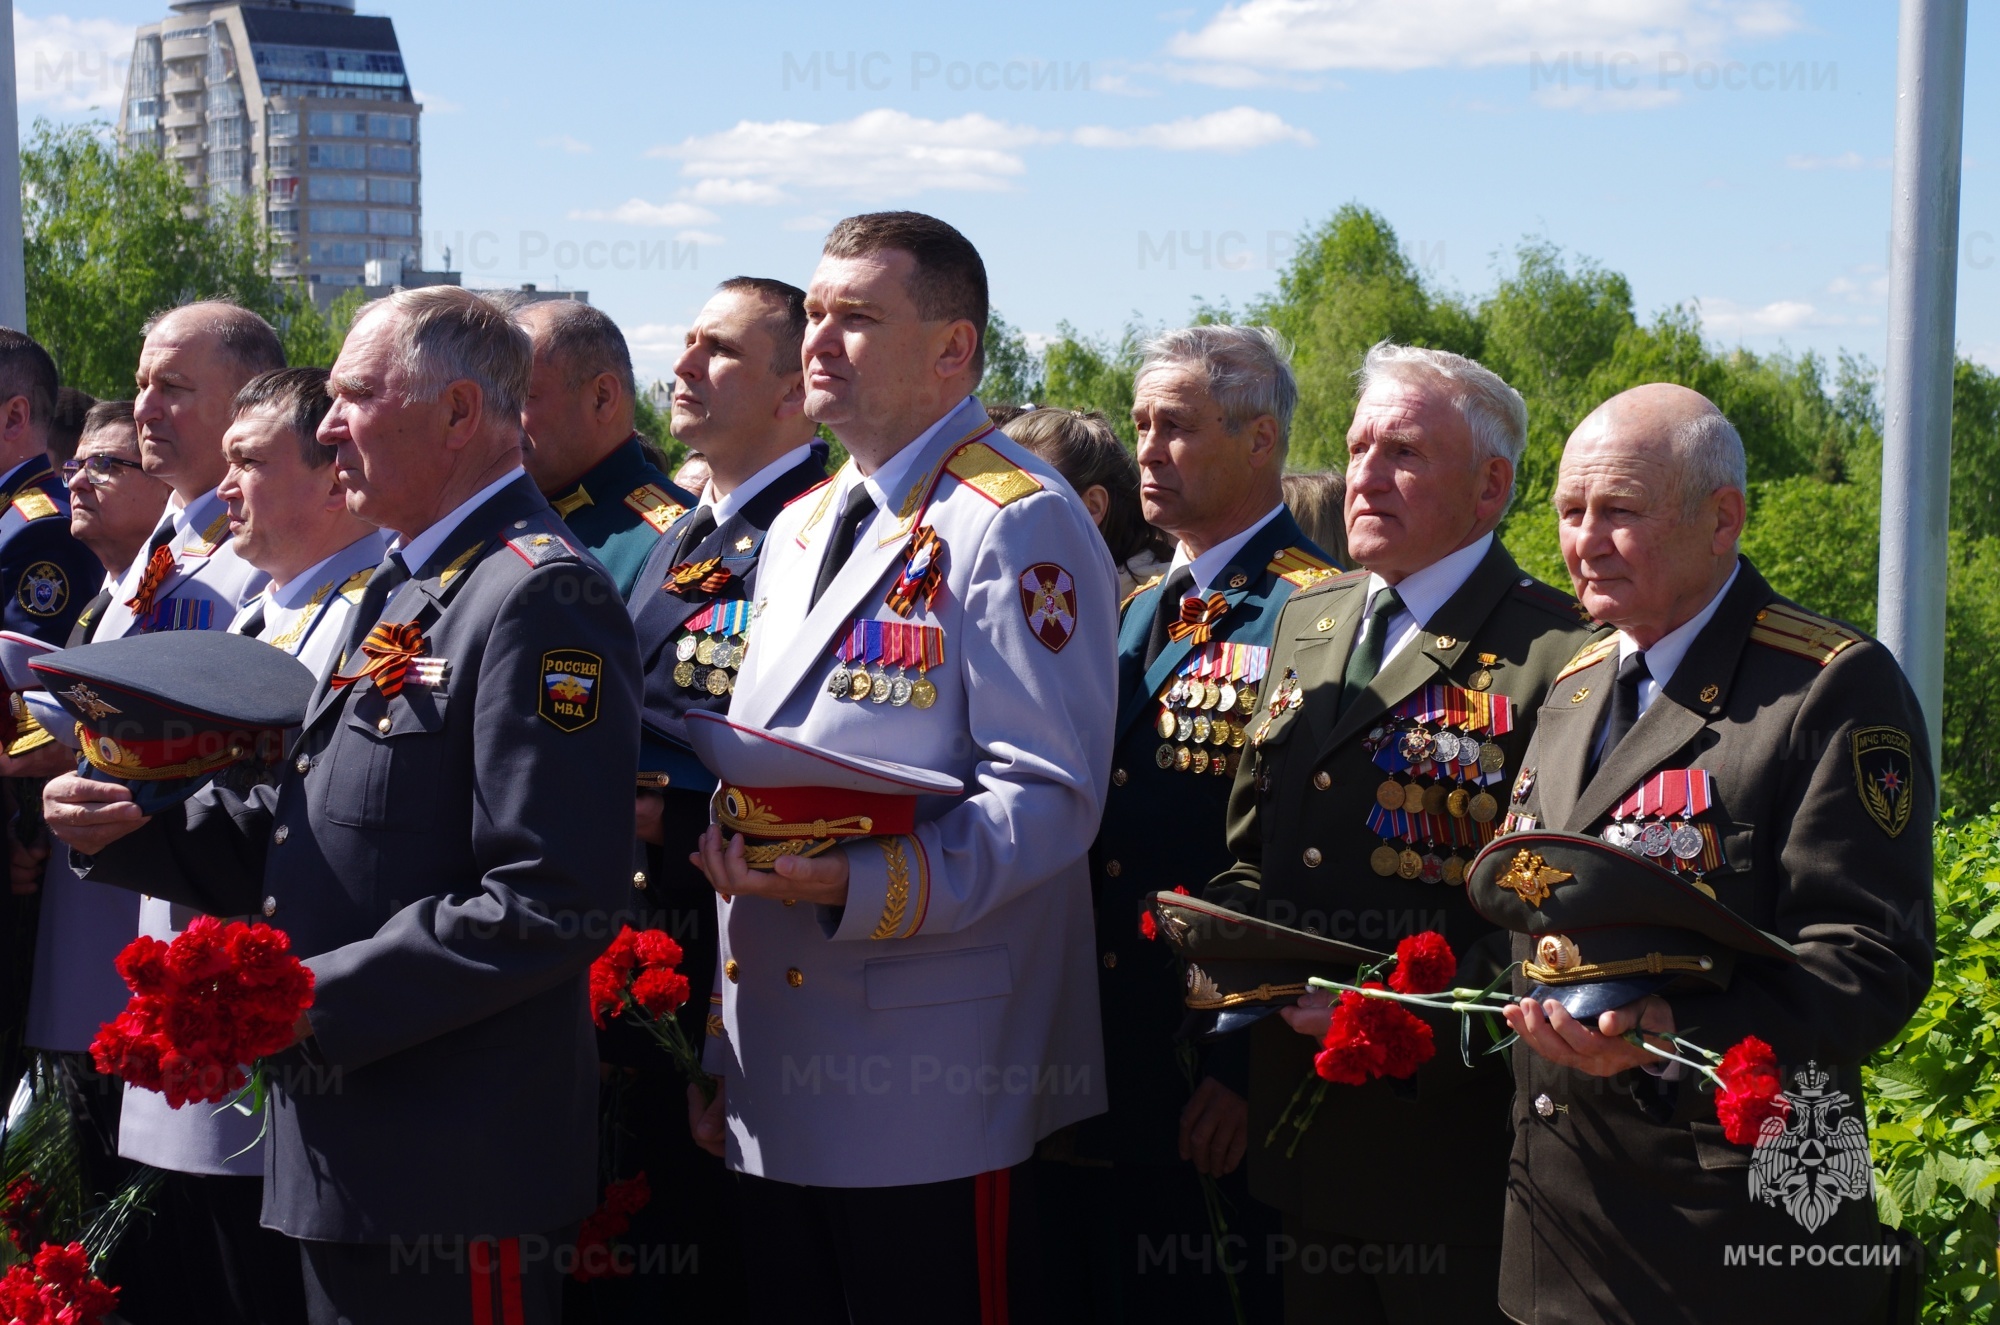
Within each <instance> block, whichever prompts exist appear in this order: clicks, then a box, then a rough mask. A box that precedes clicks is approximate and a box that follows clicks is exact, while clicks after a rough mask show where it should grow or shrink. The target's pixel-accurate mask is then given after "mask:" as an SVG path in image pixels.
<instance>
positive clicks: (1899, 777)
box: [1851, 727, 1917, 837]
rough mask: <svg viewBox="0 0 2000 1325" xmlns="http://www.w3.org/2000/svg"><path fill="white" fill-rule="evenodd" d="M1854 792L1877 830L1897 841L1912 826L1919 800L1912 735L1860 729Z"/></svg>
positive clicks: (1855, 738)
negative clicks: (1911, 808) (1896, 838)
mask: <svg viewBox="0 0 2000 1325" xmlns="http://www.w3.org/2000/svg"><path fill="white" fill-rule="evenodd" d="M1851 740H1852V745H1853V749H1854V790H1855V792H1856V793H1857V794H1858V795H1859V796H1860V797H1861V808H1862V809H1864V810H1866V811H1868V817H1869V818H1870V819H1873V820H1874V821H1875V826H1876V827H1877V828H1880V829H1881V830H1882V831H1883V832H1885V833H1887V834H1888V835H1889V836H1891V837H1896V836H1898V835H1899V834H1901V833H1902V831H1903V830H1904V829H1905V828H1907V827H1908V826H1909V823H1910V807H1911V806H1912V805H1914V804H1915V803H1916V799H1917V764H1916V759H1915V758H1914V756H1913V754H1912V751H1913V749H1914V746H1913V745H1912V744H1911V741H1910V734H1909V733H1908V732H1905V731H1899V730H1897V729H1896V728H1894V727H1861V728H1858V729H1856V731H1855V733H1854V735H1853V737H1852V738H1851Z"/></svg>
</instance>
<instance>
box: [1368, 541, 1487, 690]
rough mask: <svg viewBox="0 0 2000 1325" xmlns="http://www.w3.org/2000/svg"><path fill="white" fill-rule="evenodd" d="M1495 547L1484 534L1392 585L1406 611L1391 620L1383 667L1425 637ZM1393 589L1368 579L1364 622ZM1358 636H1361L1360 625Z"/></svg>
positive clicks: (1375, 578) (1376, 578) (1382, 581)
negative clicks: (1382, 595) (1378, 599)
mask: <svg viewBox="0 0 2000 1325" xmlns="http://www.w3.org/2000/svg"><path fill="white" fill-rule="evenodd" d="M1492 546H1493V535H1492V534H1484V535H1481V536H1480V537H1479V538H1476V539H1474V540H1473V541H1472V542H1470V543H1467V544H1466V545H1465V546H1464V547H1462V548H1460V549H1459V550H1458V551H1456V552H1453V553H1450V554H1448V555H1446V556H1443V557H1439V558H1438V559H1437V560H1436V561H1433V562H1432V563H1431V564H1430V565H1428V566H1426V567H1424V568H1423V569H1422V570H1420V571H1416V572H1414V573H1413V574H1410V575H1405V576H1404V577H1403V582H1402V583H1401V584H1398V585H1394V586H1393V587H1394V589H1395V590H1396V596H1397V597H1398V598H1400V599H1402V600H1403V608H1402V610H1401V611H1399V612H1397V613H1396V615H1394V616H1392V617H1390V618H1389V634H1388V640H1389V642H1388V645H1387V646H1386V647H1385V648H1383V650H1382V665H1383V666H1385V667H1386V666H1388V664H1389V660H1390V659H1391V658H1393V657H1395V656H1396V655H1397V654H1398V653H1400V652H1402V651H1403V648H1404V647H1405V646H1406V645H1408V644H1409V642H1410V641H1411V640H1413V639H1415V638H1416V637H1417V636H1418V635H1420V634H1422V633H1423V631H1424V627H1425V626H1426V625H1427V624H1428V623H1429V621H1430V619H1431V618H1432V617H1434V616H1436V615H1437V614H1438V612H1439V611H1440V610H1441V609H1442V608H1443V607H1444V605H1445V604H1446V603H1448V602H1450V601H1451V597H1452V595H1453V594H1455V593H1457V592H1458V591H1459V590H1460V589H1462V588H1464V587H1465V582H1466V581H1467V580H1469V579H1471V578H1472V572H1473V571H1475V570H1477V569H1478V568H1479V563H1480V562H1482V561H1484V560H1485V559H1486V550H1487V549H1488V548H1490V547H1492ZM1391 587H1392V586H1391V585H1390V583H1389V582H1388V581H1387V580H1385V579H1383V578H1382V577H1381V576H1380V575H1370V576H1369V577H1368V601H1367V602H1366V603H1364V604H1363V605H1362V608H1361V620H1362V621H1363V622H1366V621H1367V620H1368V611H1369V609H1370V608H1372V607H1373V606H1374V605H1375V595H1376V594H1378V593H1381V592H1382V591H1383V590H1384V589H1387V588H1391ZM1355 633H1356V635H1357V637H1358V636H1359V634H1360V625H1359V624H1357V625H1356V627H1355Z"/></svg>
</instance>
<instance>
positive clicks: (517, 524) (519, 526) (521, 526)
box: [514, 520, 1527, 584]
mask: <svg viewBox="0 0 2000 1325" xmlns="http://www.w3.org/2000/svg"><path fill="white" fill-rule="evenodd" d="M514 527H515V528H516V529H526V528H527V527H528V522H527V521H526V520H516V521H514ZM1521 583H1523V584H1526V583H1527V581H1526V580H1523V581H1521Z"/></svg>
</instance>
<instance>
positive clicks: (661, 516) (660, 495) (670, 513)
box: [625, 483, 687, 534]
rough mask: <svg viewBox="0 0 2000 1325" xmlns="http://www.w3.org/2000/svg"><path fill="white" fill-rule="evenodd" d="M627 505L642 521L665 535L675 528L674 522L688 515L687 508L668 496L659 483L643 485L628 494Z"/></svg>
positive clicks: (626, 497)
mask: <svg viewBox="0 0 2000 1325" xmlns="http://www.w3.org/2000/svg"><path fill="white" fill-rule="evenodd" d="M625 504H626V505H627V506H629V507H631V508H632V509H633V510H635V511H637V512H638V513H639V518H640V519H642V520H644V521H645V522H646V523H647V524H649V525H651V526H653V528H654V529H656V530H658V531H659V532H660V533H663V534H664V533H666V532H667V530H668V529H670V528H672V527H673V523H674V521H676V520H678V519H680V518H681V516H683V515H684V514H686V513H687V507H685V506H683V505H681V504H680V503H679V502H677V501H675V500H674V499H673V498H672V497H670V496H668V495H667V490H666V489H665V488H663V487H661V486H660V485H659V484H657V483H641V484H640V485H639V486H638V487H636V488H634V489H632V491H631V492H629V493H627V494H626V496H625Z"/></svg>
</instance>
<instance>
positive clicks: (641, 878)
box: [632, 870, 646, 888]
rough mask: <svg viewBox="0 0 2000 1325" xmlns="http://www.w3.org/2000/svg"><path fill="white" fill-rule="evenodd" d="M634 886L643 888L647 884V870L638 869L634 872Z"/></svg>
mask: <svg viewBox="0 0 2000 1325" xmlns="http://www.w3.org/2000/svg"><path fill="white" fill-rule="evenodd" d="M632 886H633V887H634V888H643V887H645V886H646V871H644V870H636V871H634V872H633V875H632Z"/></svg>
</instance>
